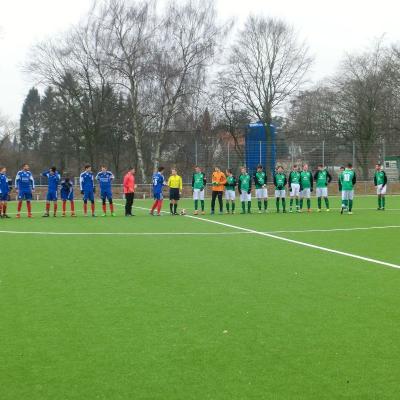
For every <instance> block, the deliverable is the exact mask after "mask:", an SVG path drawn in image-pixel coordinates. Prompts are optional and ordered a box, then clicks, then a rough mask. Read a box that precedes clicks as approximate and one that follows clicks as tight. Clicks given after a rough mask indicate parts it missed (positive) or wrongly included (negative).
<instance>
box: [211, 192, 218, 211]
mask: <svg viewBox="0 0 400 400" xmlns="http://www.w3.org/2000/svg"><path fill="white" fill-rule="evenodd" d="M216 199H217V192H216V191H215V190H213V191H212V193H211V214H214V213H215V201H216Z"/></svg>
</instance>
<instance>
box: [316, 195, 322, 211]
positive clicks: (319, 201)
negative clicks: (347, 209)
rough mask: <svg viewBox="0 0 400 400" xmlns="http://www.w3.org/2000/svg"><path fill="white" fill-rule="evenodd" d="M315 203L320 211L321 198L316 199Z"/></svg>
mask: <svg viewBox="0 0 400 400" xmlns="http://www.w3.org/2000/svg"><path fill="white" fill-rule="evenodd" d="M317 203H318V209H319V210H320V209H321V206H322V199H321V197H318V199H317Z"/></svg>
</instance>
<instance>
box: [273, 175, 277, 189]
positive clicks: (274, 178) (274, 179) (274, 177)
mask: <svg viewBox="0 0 400 400" xmlns="http://www.w3.org/2000/svg"><path fill="white" fill-rule="evenodd" d="M273 181H274V185H275V187H276V186H277V182H276V174H274V176H273Z"/></svg>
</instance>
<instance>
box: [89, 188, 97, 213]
mask: <svg viewBox="0 0 400 400" xmlns="http://www.w3.org/2000/svg"><path fill="white" fill-rule="evenodd" d="M89 200H90V208H91V211H92V217H95V216H96V214H95V213H94V212H95V208H96V206H95V203H94V192H91V193H90V199H89Z"/></svg>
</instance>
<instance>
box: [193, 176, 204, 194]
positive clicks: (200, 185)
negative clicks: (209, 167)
mask: <svg viewBox="0 0 400 400" xmlns="http://www.w3.org/2000/svg"><path fill="white" fill-rule="evenodd" d="M205 184H206V177H205V175H204V174H203V173H202V172H199V173H194V174H193V178H192V189H200V190H203V189H204V186H205Z"/></svg>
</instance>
